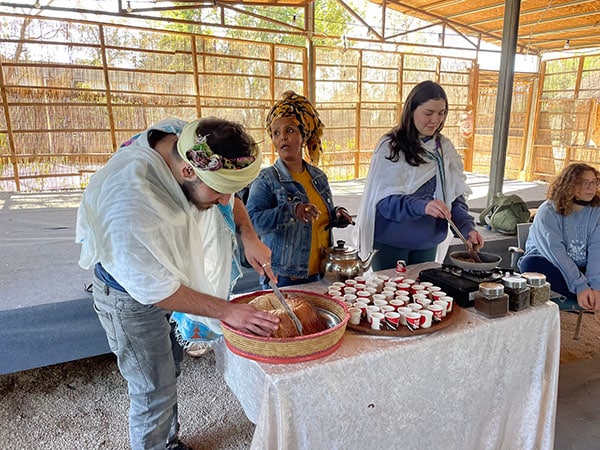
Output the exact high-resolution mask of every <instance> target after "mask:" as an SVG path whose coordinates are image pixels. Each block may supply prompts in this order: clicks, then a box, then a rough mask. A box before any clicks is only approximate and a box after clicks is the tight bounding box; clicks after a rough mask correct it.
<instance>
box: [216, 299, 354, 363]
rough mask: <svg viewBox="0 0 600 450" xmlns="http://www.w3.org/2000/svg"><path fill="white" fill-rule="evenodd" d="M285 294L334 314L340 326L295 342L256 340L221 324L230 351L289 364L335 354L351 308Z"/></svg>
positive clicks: (294, 340)
mask: <svg viewBox="0 0 600 450" xmlns="http://www.w3.org/2000/svg"><path fill="white" fill-rule="evenodd" d="M269 292H271V291H258V292H253V293H251V294H246V295H242V296H240V297H237V298H235V299H234V300H232V301H233V302H236V303H248V302H250V301H251V300H253V299H254V298H256V297H258V296H259V295H263V294H266V293H269ZM283 292H284V293H290V294H301V295H302V297H304V298H306V299H307V300H309V301H310V302H311V303H312V304H313V306H316V307H319V308H323V309H325V310H327V311H330V312H331V313H333V314H334V315H335V316H337V317H338V318H339V319H340V323H338V324H337V325H335V326H333V327H331V328H328V329H326V330H324V331H321V332H319V333H314V334H309V335H306V336H296V337H291V338H272V337H262V336H256V335H254V334H250V333H245V332H243V331H240V330H237V329H235V328H233V327H231V326H230V325H228V324H226V323H224V322H221V328H222V329H223V336H224V337H225V343H226V345H227V347H228V348H229V349H230V350H231V351H232V352H233V353H235V354H237V355H240V356H243V357H245V358H249V359H253V360H256V361H260V362H267V363H275V364H288V363H296V362H303V361H310V360H313V359H318V358H322V357H323V356H326V355H329V354H330V353H333V352H334V351H335V350H337V349H338V347H339V346H340V345H341V343H342V337H343V336H344V332H345V331H346V325H347V324H348V318H349V314H348V308H347V307H346V305H345V304H344V303H343V302H340V301H338V300H334V299H332V298H330V297H327V296H325V295H322V294H318V293H316V292H308V291H302V290H291V289H290V290H288V289H286V290H284V291H283Z"/></svg>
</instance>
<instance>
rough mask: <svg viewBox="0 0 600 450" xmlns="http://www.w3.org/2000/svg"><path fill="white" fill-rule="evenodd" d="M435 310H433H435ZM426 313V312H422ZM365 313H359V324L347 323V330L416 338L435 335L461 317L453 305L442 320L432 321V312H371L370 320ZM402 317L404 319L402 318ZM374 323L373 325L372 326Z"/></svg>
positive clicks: (457, 307)
mask: <svg viewBox="0 0 600 450" xmlns="http://www.w3.org/2000/svg"><path fill="white" fill-rule="evenodd" d="M435 309H436V308H434V310H435ZM423 311H426V312H423ZM427 311H428V312H427ZM366 314H367V313H364V316H363V312H362V311H361V318H360V322H359V323H350V322H348V325H347V328H348V329H350V330H354V331H360V332H361V333H366V334H373V335H378V336H401V337H402V336H416V335H420V334H428V333H435V332H437V331H440V330H443V329H444V328H448V327H449V326H451V325H453V324H455V323H456V322H457V321H458V320H459V319H460V317H461V316H462V315H463V311H462V308H460V307H459V306H457V305H454V306H453V308H452V311H450V312H447V313H446V316H445V317H443V318H439V319H438V318H436V319H435V320H434V317H433V314H434V312H433V311H431V310H423V309H421V310H419V312H417V311H412V312H404V311H401V312H398V311H396V312H392V311H390V312H386V313H382V312H371V313H370V315H371V317H370V318H367V317H366ZM402 316H404V317H402ZM373 322H375V325H373Z"/></svg>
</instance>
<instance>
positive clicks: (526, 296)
mask: <svg viewBox="0 0 600 450" xmlns="http://www.w3.org/2000/svg"><path fill="white" fill-rule="evenodd" d="M502 284H503V285H504V292H505V293H506V294H508V309H510V310H511V311H521V310H522V309H525V308H527V307H529V302H530V296H531V293H530V291H531V289H530V287H529V286H527V280H526V279H525V278H523V277H521V276H519V275H510V276H505V277H503V278H502Z"/></svg>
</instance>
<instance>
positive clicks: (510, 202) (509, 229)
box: [479, 193, 531, 235]
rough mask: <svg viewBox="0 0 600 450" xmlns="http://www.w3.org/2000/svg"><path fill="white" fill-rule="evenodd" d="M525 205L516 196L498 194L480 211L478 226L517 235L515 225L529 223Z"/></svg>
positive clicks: (527, 208)
mask: <svg viewBox="0 0 600 450" xmlns="http://www.w3.org/2000/svg"><path fill="white" fill-rule="evenodd" d="M530 218H531V212H530V211H529V207H528V206H527V203H525V202H524V201H523V199H522V198H521V197H519V196H518V195H516V194H511V195H504V194H501V193H498V194H496V195H495V197H494V201H493V202H492V204H491V205H490V206H488V207H487V208H485V209H484V210H483V211H481V214H480V215H479V224H480V225H484V226H487V227H488V228H489V229H491V230H492V231H497V232H499V233H502V234H511V235H514V234H517V224H518V223H525V222H529V219H530Z"/></svg>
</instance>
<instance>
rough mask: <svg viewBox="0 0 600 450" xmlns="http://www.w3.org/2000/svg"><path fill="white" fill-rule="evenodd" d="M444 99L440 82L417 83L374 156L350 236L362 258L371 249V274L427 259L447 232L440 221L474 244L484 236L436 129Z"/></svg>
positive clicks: (456, 164)
mask: <svg viewBox="0 0 600 450" xmlns="http://www.w3.org/2000/svg"><path fill="white" fill-rule="evenodd" d="M447 113H448V99H447V96H446V93H445V92H444V90H443V89H442V87H441V86H440V85H438V84H437V83H434V82H432V81H424V82H422V83H419V84H418V85H416V86H415V87H414V88H413V90H412V91H411V92H410V94H409V95H408V98H407V99H406V102H405V104H404V108H403V111H402V118H401V121H400V124H399V125H398V126H396V127H395V128H394V129H392V130H391V131H390V132H389V133H387V134H386V135H384V136H383V137H382V138H381V139H380V140H379V142H378V143H377V147H376V148H375V151H374V153H373V159H372V160H371V166H370V168H369V173H368V176H367V183H366V186H365V191H364V195H363V199H362V202H361V206H360V208H359V211H358V218H357V224H356V227H355V228H354V231H353V237H354V241H355V243H356V245H357V246H358V248H359V251H360V255H361V257H363V258H364V257H366V256H367V255H368V253H369V252H370V251H371V250H372V249H377V250H378V252H377V254H376V255H375V257H374V258H373V263H372V267H373V270H382V269H388V268H391V267H395V265H396V261H397V260H399V259H402V260H404V261H405V262H406V263H407V264H417V263H420V262H425V261H433V260H434V259H435V257H436V250H437V246H438V245H439V244H440V243H442V242H443V241H444V240H445V239H446V237H447V235H448V222H447V220H446V219H447V218H452V220H453V221H454V222H455V223H456V225H457V226H458V227H459V229H460V230H461V232H462V233H463V234H464V235H465V236H468V240H469V242H471V243H472V244H473V245H474V246H477V247H482V246H483V238H482V237H481V235H480V234H479V232H477V230H476V229H475V223H474V221H473V218H472V217H471V216H470V215H469V213H468V207H467V204H466V201H465V198H464V194H467V193H470V189H469V187H468V186H467V184H466V182H465V176H464V173H463V164H462V161H461V159H460V155H459V154H458V153H457V151H456V149H455V148H454V145H452V142H450V140H449V139H448V138H446V137H445V136H443V135H442V134H440V131H441V130H442V128H443V127H444V122H445V119H446V116H447Z"/></svg>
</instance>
